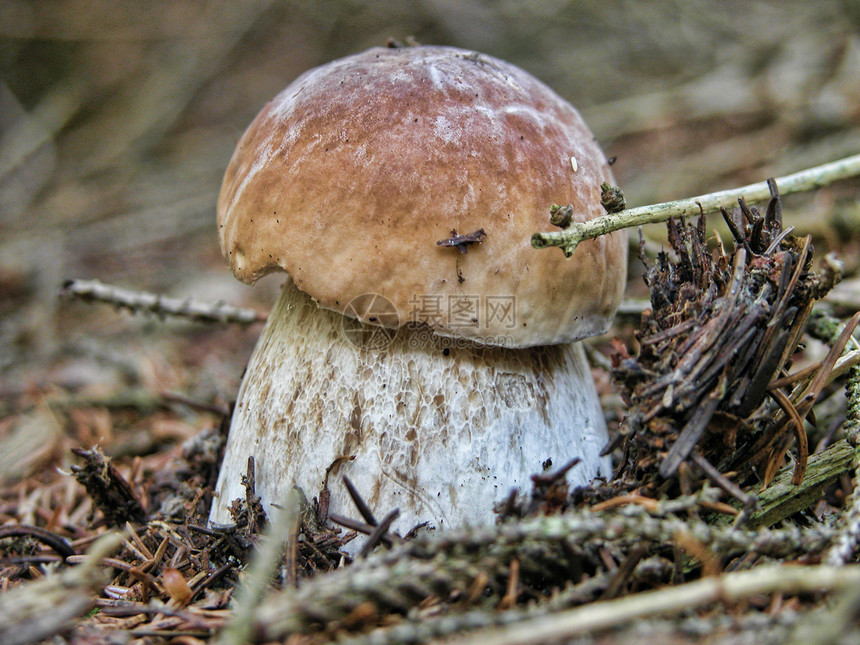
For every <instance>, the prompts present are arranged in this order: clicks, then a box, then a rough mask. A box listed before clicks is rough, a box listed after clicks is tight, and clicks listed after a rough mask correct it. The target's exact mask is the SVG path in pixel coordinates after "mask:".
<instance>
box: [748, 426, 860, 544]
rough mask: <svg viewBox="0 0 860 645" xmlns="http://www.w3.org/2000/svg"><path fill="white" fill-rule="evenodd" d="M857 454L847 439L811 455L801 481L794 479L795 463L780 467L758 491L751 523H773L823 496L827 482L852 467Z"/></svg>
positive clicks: (750, 519) (754, 524)
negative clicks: (765, 485) (793, 465)
mask: <svg viewBox="0 0 860 645" xmlns="http://www.w3.org/2000/svg"><path fill="white" fill-rule="evenodd" d="M854 455H855V449H854V448H853V447H852V446H851V445H849V444H848V442H847V441H845V440H842V441H838V442H836V443H835V444H833V445H832V446H830V447H829V448H828V449H827V450H825V451H823V452H821V453H818V454H815V455H811V456H810V457H809V463H808V464H807V467H806V475H805V477H804V478H803V481H802V482H801V483H800V484H794V483H792V481H791V480H792V474H793V468H792V467H785V468H783V469H782V470H780V471H779V473H778V474H777V475H776V477H774V478H773V481H772V482H771V483H770V485H768V487H767V488H765V489H764V491H762V492H761V493H760V494H759V499H758V508H757V509H756V510H755V511H753V512H752V513H751V514H750V516H749V520H748V526H750V527H751V528H755V527H757V526H773V525H774V524H776V523H777V522H779V521H780V520H784V519H785V518H787V517H789V516H791V515H793V514H794V513H797V512H798V511H802V510H803V509H805V508H808V507H809V506H811V505H812V504H814V503H815V501H816V500H818V499H820V497H821V491H822V490H823V488H824V487H825V486H826V485H828V484H830V483H832V482H833V481H835V480H836V478H838V477H839V476H840V475H843V474H844V473H846V472H848V471H849V470H851V469H852V461H853V459H854Z"/></svg>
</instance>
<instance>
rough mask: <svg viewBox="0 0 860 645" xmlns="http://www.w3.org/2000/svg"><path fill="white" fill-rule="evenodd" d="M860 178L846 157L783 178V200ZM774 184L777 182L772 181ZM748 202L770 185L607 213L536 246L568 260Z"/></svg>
mask: <svg viewBox="0 0 860 645" xmlns="http://www.w3.org/2000/svg"><path fill="white" fill-rule="evenodd" d="M857 175H860V155H854V156H852V157H846V158H844V159H840V160H839V161H833V162H831V163H827V164H824V165H822V166H816V167H815V168H809V169H807V170H801V171H800V172H796V173H794V174H791V175H786V176H784V177H779V178H777V179H776V183H777V184H778V185H779V193H780V195H782V196H783V197H785V196H786V195H791V194H792V193H800V192H805V191H809V190H815V189H816V188H821V187H822V186H827V185H829V184H832V183H834V182H836V181H839V180H842V179H848V178H849V177H856V176H857ZM771 181H773V180H771ZM741 197H743V198H744V199H746V200H747V201H748V202H759V201H762V200H765V199H769V198H770V197H771V189H770V186H769V183H768V182H765V181H762V182H758V183H755V184H749V185H748V186H743V187H741V188H732V189H729V190H722V191H719V192H715V193H708V194H707V195H700V196H699V197H692V198H690V199H680V200H677V201H673V202H663V203H661V204H651V205H649V206H639V207H637V208H628V209H625V210H623V211H619V212H617V213H607V214H606V215H603V216H601V217H595V218H594V219H592V220H590V221H588V222H582V223H574V224H571V225H570V227H569V228H567V229H565V230H563V231H551V232H546V233H535V234H534V235H532V246H533V247H535V248H536V249H545V248H547V247H550V246H560V247H561V249H562V251H563V252H564V255H565V257H570V256H571V255H572V254H573V252H574V250H575V249H576V246H577V245H578V244H579V243H580V242H582V241H583V240H590V239H593V238H595V237H599V236H601V235H606V234H607V233H612V232H614V231H619V230H621V229H623V228H629V227H631V226H641V225H643V224H654V223H657V222H665V221H666V220H668V219H669V218H671V217H676V218H678V217H693V216H695V215H699V214H700V213H701V214H704V213H713V212H715V211H718V210H720V208H733V207H734V206H735V205H736V204H737V201H738V199H739V198H741Z"/></svg>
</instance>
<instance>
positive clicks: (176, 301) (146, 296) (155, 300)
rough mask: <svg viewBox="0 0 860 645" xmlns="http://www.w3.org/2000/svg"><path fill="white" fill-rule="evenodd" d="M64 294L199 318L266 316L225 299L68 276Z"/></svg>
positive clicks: (243, 319) (228, 320)
mask: <svg viewBox="0 0 860 645" xmlns="http://www.w3.org/2000/svg"><path fill="white" fill-rule="evenodd" d="M60 295H61V296H68V297H74V298H78V299H80V300H85V301H95V302H104V303H107V304H111V305H114V306H115V307H119V308H124V309H128V310H129V311H132V312H134V313H140V312H149V313H152V314H156V315H158V316H165V315H167V316H178V317H180V318H188V319H190V320H193V321H195V322H207V323H221V324H228V323H238V324H240V325H248V324H250V323H254V322H264V321H265V320H266V315H265V314H261V313H259V312H257V311H254V310H253V309H244V308H241V307H234V306H233V305H227V304H224V303H223V302H200V301H198V300H193V299H191V298H168V297H166V296H161V295H156V294H154V293H147V292H146V291H135V290H132V289H124V288H122V287H116V286H113V285H109V284H104V283H102V282H99V281H98V280H68V281H66V282H65V283H64V284H63V287H62V289H60Z"/></svg>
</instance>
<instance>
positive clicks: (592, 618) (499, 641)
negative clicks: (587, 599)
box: [448, 566, 860, 645]
mask: <svg viewBox="0 0 860 645" xmlns="http://www.w3.org/2000/svg"><path fill="white" fill-rule="evenodd" d="M859 584H860V566H844V567H841V568H839V567H825V566H770V567H757V568H755V569H753V570H752V571H740V572H737V573H727V574H725V575H722V576H719V577H709V578H703V579H701V580H697V581H695V582H690V583H687V584H683V585H678V586H676V587H668V588H666V589H661V590H659V591H650V592H644V593H639V594H635V595H632V596H627V597H624V598H620V599H618V600H609V601H606V602H601V603H595V604H592V605H587V606H585V607H580V608H577V609H571V610H568V611H563V612H559V613H557V614H550V615H547V616H540V617H538V618H535V619H533V620H526V621H523V622H521V623H517V624H515V625H511V626H508V627H500V628H495V629H489V630H484V631H480V632H477V633H475V634H474V635H470V636H467V637H465V638H460V639H454V640H450V641H448V643H449V645H454V644H456V645H478V644H479V643H494V645H507V644H510V645H514V644H516V645H528V644H530V643H535V644H536V643H544V642H557V641H566V640H567V639H570V638H572V637H573V636H576V635H579V634H583V633H586V632H593V631H596V630H600V629H606V628H610V627H620V626H622V625H625V624H627V623H628V622H630V621H632V620H636V619H637V618H651V617H653V616H655V615H659V614H677V613H678V612H680V611H683V610H687V609H692V608H695V607H702V606H705V605H708V604H711V603H715V602H725V601H739V600H745V599H747V598H750V597H752V596H755V595H758V594H765V593H774V592H783V593H800V592H820V591H822V590H827V591H833V590H841V589H847V588H849V587H854V586H857V585H859Z"/></svg>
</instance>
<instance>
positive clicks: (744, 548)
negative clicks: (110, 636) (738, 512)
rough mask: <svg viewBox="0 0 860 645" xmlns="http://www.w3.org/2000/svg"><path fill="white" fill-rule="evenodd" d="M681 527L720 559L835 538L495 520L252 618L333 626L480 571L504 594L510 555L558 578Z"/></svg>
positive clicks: (617, 518) (275, 632)
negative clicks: (608, 550) (605, 551)
mask: <svg viewBox="0 0 860 645" xmlns="http://www.w3.org/2000/svg"><path fill="white" fill-rule="evenodd" d="M681 532H683V533H684V534H685V535H687V536H690V539H693V540H696V541H698V542H699V543H701V544H703V545H706V546H707V547H709V548H710V549H712V550H713V551H714V552H716V553H720V554H721V555H722V556H724V557H730V556H731V555H733V554H740V553H748V552H754V553H759V554H762V555H767V556H770V557H786V556H791V555H792V554H798V553H804V554H811V553H820V552H821V551H823V550H824V549H826V548H827V547H828V546H829V545H830V543H831V539H832V535H833V531H832V530H830V529H826V528H816V529H807V530H800V529H796V528H789V529H783V530H780V531H769V530H760V531H744V530H738V529H734V528H729V527H715V526H710V525H708V524H706V523H704V522H701V521H689V522H687V521H683V520H680V519H678V518H675V517H674V516H667V517H655V516H653V515H651V514H648V513H646V512H645V511H644V510H643V509H641V508H639V507H627V508H624V509H622V510H620V511H614V512H600V513H593V512H589V511H579V512H576V513H568V514H562V515H554V516H547V517H538V518H534V519H531V520H526V521H522V522H517V523H507V524H502V525H500V526H495V527H482V528H475V529H463V530H459V531H446V532H443V533H439V534H435V535H434V534H431V535H428V536H424V537H421V538H418V539H415V540H413V541H411V542H408V543H406V544H403V545H401V546H398V547H396V548H394V549H392V550H391V551H387V552H383V553H379V554H375V555H373V556H371V557H369V558H368V559H367V560H365V561H360V562H357V563H355V564H353V565H352V566H351V567H348V568H345V569H339V570H337V571H334V572H332V573H330V574H328V575H325V576H319V577H317V578H314V579H313V580H310V581H307V582H305V583H304V584H303V585H302V586H301V587H300V588H299V589H297V590H292V589H290V590H286V591H282V592H278V593H275V594H272V595H270V596H269V597H268V598H267V599H265V600H264V601H263V603H262V604H261V606H260V608H259V610H258V611H257V614H256V617H255V623H256V626H255V629H254V630H253V631H254V633H255V634H257V636H258V638H260V639H262V640H277V639H282V638H284V637H285V636H286V635H288V634H292V633H304V632H309V631H314V630H317V629H321V628H322V627H323V626H326V625H331V624H338V623H339V622H341V621H343V620H344V619H345V618H346V617H347V616H350V615H353V612H355V611H357V610H358V608H359V607H362V606H368V605H370V606H373V607H374V609H375V611H376V612H378V614H379V615H386V614H390V613H398V614H406V613H407V612H408V611H409V609H410V608H412V607H415V606H417V604H418V603H420V602H421V601H422V600H424V599H426V598H428V597H430V596H431V595H435V596H437V597H439V598H448V597H449V596H450V594H451V593H452V592H454V591H457V590H460V591H462V590H466V589H468V588H469V587H470V586H471V585H472V584H473V582H474V581H475V580H476V579H477V578H478V577H479V576H484V577H485V578H486V587H487V589H488V592H489V596H485V598H486V597H491V598H499V597H500V596H501V594H503V593H504V589H505V583H506V581H507V577H508V575H509V572H510V568H509V567H510V562H511V561H512V560H513V559H514V558H516V559H517V561H518V563H519V576H520V580H521V581H522V583H523V584H524V585H526V586H529V585H535V586H539V587H545V586H547V585H552V586H561V585H564V584H566V583H568V582H576V580H571V579H570V577H571V575H572V572H575V571H578V570H580V567H581V565H582V563H583V562H584V561H585V560H586V559H587V558H589V557H590V556H591V555H592V554H593V553H596V552H597V551H596V550H598V549H600V548H602V547H604V546H606V545H610V544H611V545H614V546H616V547H618V548H628V549H629V548H630V547H632V546H634V545H635V546H641V545H647V544H655V545H668V544H672V543H674V541H675V537H676V535H678V534H679V533H681Z"/></svg>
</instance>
